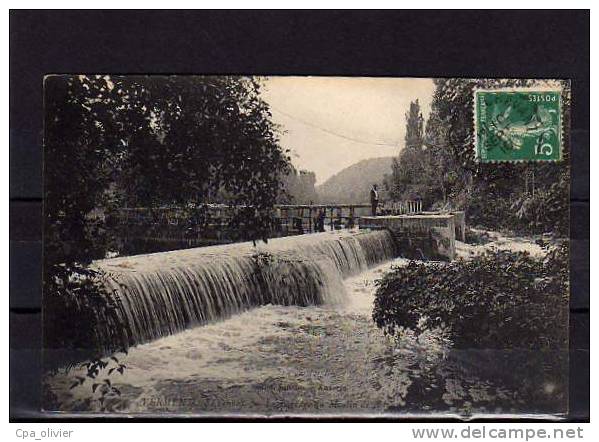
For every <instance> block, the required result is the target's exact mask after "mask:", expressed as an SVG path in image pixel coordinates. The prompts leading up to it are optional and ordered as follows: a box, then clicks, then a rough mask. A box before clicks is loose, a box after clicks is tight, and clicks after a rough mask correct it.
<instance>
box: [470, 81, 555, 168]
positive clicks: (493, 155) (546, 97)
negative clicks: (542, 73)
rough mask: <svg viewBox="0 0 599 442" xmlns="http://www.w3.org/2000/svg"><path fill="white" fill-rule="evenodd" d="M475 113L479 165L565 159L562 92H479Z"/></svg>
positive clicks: (476, 92)
mask: <svg viewBox="0 0 599 442" xmlns="http://www.w3.org/2000/svg"><path fill="white" fill-rule="evenodd" d="M474 109H475V113H474V119H475V121H474V123H475V137H476V157H477V159H478V161H481V162H506V161H507V162H510V161H559V160H561V159H562V96H561V92H560V91H559V90H518V89H510V90H476V91H475V92H474Z"/></svg>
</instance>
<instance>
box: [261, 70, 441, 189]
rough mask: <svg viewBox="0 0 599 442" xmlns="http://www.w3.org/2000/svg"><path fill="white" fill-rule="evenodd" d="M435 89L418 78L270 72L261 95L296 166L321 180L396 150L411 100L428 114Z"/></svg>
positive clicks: (397, 150)
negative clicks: (368, 159) (288, 74)
mask: <svg viewBox="0 0 599 442" xmlns="http://www.w3.org/2000/svg"><path fill="white" fill-rule="evenodd" d="M433 89H434V85H433V82H432V80H430V79H420V78H371V77H361V78H356V77H351V78H350V77H269V78H267V79H266V80H265V85H264V88H263V89H262V96H263V98H264V99H265V100H266V101H267V102H268V104H269V105H270V107H271V111H272V116H273V121H274V122H275V123H277V124H279V125H280V126H281V129H282V130H283V131H284V133H283V134H282V136H281V144H282V146H283V147H284V148H288V149H291V160H292V163H293V164H294V166H295V167H296V168H297V169H305V170H310V171H313V172H315V173H316V183H317V184H322V183H323V182H324V181H326V180H327V179H328V178H330V177H331V176H332V175H334V174H335V173H337V172H339V171H341V170H342V169H344V168H346V167H348V166H350V165H352V164H354V163H357V162H358V161H361V160H364V159H367V158H376V157H386V156H395V155H397V154H398V153H399V151H400V149H402V148H403V144H404V135H405V129H406V119H405V114H406V112H407V110H408V108H409V105H410V102H411V101H414V100H416V99H418V100H419V102H420V106H421V109H422V113H423V115H424V118H425V119H426V118H427V117H428V114H429V112H430V103H431V99H432V94H433Z"/></svg>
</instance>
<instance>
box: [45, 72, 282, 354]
mask: <svg viewBox="0 0 599 442" xmlns="http://www.w3.org/2000/svg"><path fill="white" fill-rule="evenodd" d="M260 87H261V85H260V81H259V80H257V79H255V78H243V77H228V76H219V77H194V76H184V77H178V76H163V77H162V76H153V77H142V76H86V75H79V76H49V77H47V78H46V79H45V139H44V155H45V158H44V160H45V168H44V180H45V183H44V184H45V186H44V189H45V201H44V204H45V211H44V217H45V218H44V220H45V222H44V252H45V256H44V269H45V275H44V309H45V315H46V317H47V318H48V320H47V321H45V322H46V324H47V325H48V326H49V328H48V329H47V330H46V333H45V340H46V342H45V344H46V347H47V348H48V347H49V348H60V349H62V348H66V347H65V346H67V342H71V347H72V346H75V347H78V348H80V349H83V348H86V345H87V346H88V345H89V339H90V336H88V334H89V330H93V329H94V326H93V323H94V321H97V320H100V319H99V318H102V317H104V318H107V320H109V321H110V320H111V319H110V313H109V311H110V310H111V304H113V303H114V302H118V300H116V299H111V298H110V294H103V293H101V290H102V288H101V286H102V284H101V281H100V280H101V278H103V277H105V275H100V274H97V273H96V272H94V271H93V270H91V269H90V268H89V267H88V266H89V264H90V263H91V261H92V260H94V259H98V258H104V257H105V256H106V254H107V253H108V252H110V251H112V250H115V247H116V245H115V238H114V231H112V230H111V228H110V227H111V226H110V224H109V223H107V220H110V214H111V213H112V212H113V211H114V210H116V209H118V208H120V207H124V206H135V205H144V206H146V207H150V208H152V207H158V206H165V205H171V204H178V205H187V204H192V205H193V204H195V205H201V204H204V203H207V202H223V201H226V202H231V203H233V204H236V205H238V206H239V207H240V210H239V211H238V213H236V215H235V216H234V217H233V219H232V220H231V224H232V225H234V226H235V227H236V228H238V229H242V230H244V232H245V237H246V238H249V239H264V238H266V236H267V234H268V231H269V229H270V222H271V219H272V218H271V216H270V209H271V208H272V206H273V204H274V203H275V201H276V199H277V196H278V195H279V193H280V190H281V185H282V183H281V175H284V174H286V173H288V172H289V157H288V156H287V153H286V152H285V151H284V150H283V149H282V148H281V147H280V145H279V142H278V135H277V128H276V126H275V125H274V124H273V123H272V122H271V119H270V117H271V114H270V111H269V109H268V106H267V104H266V103H265V102H264V101H263V100H262V98H261V96H260ZM84 299H85V300H84ZM107 299H108V300H109V301H108V302H106V300H107ZM83 302H85V303H96V304H95V305H93V306H88V307H91V308H85V309H84V308H82V303H83ZM105 309H106V310H107V311H106V312H105V314H104V313H103V314H97V315H96V314H94V315H93V316H90V315H77V314H73V312H74V311H84V310H85V311H89V312H103V311H104V310H105ZM75 318H78V321H77V323H74V322H73V320H74V319H75ZM89 350H90V351H91V352H92V355H93V354H94V352H93V350H95V351H96V352H98V353H99V354H101V351H102V349H89Z"/></svg>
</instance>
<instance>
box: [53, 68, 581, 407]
mask: <svg viewBox="0 0 599 442" xmlns="http://www.w3.org/2000/svg"><path fill="white" fill-rule="evenodd" d="M480 91H492V92H489V93H487V95H481V98H480V99H478V98H476V97H477V96H478V95H476V94H480ZM569 93H570V89H569V83H568V82H567V81H558V80H509V79H505V80H501V79H497V80H493V79H462V78H447V79H424V78H368V77H358V78H344V77H276V76H273V77H256V76H254V77H243V76H201V75H197V76H196V75H166V76H153V75H148V76H130V75H88V74H86V75H50V76H47V77H46V78H45V79H44V94H45V95H44V100H45V101H44V106H45V108H44V112H45V133H44V149H45V151H44V154H45V156H44V168H45V176H44V179H45V181H44V191H45V198H46V200H45V213H44V235H45V236H44V241H45V242H44V265H45V267H44V278H45V279H44V294H43V296H44V298H43V307H44V311H43V315H44V364H45V367H44V368H45V370H46V371H45V373H44V379H43V382H44V390H43V394H44V396H43V401H44V402H43V407H44V409H45V410H47V411H64V412H70V413H88V412H94V413H98V412H107V413H147V412H160V413H193V414H198V415H235V414H258V415H273V414H278V415H302V414H308V415H352V414H368V415H386V414H391V415H431V414H432V415H435V414H438V415H449V416H473V415H481V414H482V415H486V414H489V415H512V414H518V413H527V414H532V415H534V414H541V415H543V414H545V415H559V414H563V413H565V412H566V411H567V407H568V401H567V398H568V351H567V348H568V287H569V269H568V262H569V253H568V229H569V211H568V202H569V198H568V192H569V167H568V158H569V151H568V143H567V142H566V141H565V140H567V133H568V124H569V123H568V118H569V112H568V109H569V102H570V95H569ZM475 100H479V101H480V103H482V104H480V105H479V106H475V104H476V103H475ZM485 100H486V101H485ZM475 113H476V114H477V115H475ZM477 119H478V120H479V121H480V122H481V123H480V124H478V123H477V124H473V122H474V121H475V120H477ZM562 132H565V134H564V133H562ZM482 143H486V144H485V145H484V146H482ZM528 144H530V146H531V149H530V150H527V146H528ZM477 149H478V150H479V151H481V149H485V152H488V153H486V154H485V155H488V156H489V157H491V156H494V158H498V159H497V160H494V161H484V158H477V152H478V151H477ZM558 153H559V155H558ZM553 154H555V158H556V160H547V159H546V157H547V156H550V155H553ZM522 155H524V156H528V157H529V158H527V160H526V161H524V160H522V159H521V156H522Z"/></svg>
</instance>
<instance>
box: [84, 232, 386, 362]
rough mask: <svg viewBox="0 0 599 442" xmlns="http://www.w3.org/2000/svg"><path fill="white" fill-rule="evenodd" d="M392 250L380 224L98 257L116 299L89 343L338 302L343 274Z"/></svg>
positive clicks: (141, 338) (107, 344)
mask: <svg viewBox="0 0 599 442" xmlns="http://www.w3.org/2000/svg"><path fill="white" fill-rule="evenodd" d="M395 255H396V250H395V244H394V242H393V238H392V237H391V235H390V233H389V232H387V231H372V232H349V231H342V232H331V233H318V234H310V235H301V236H294V237H286V238H277V239H273V240H270V241H269V242H268V244H260V245H257V246H254V245H253V244H252V243H240V244H230V245H225V246H212V247H204V248H197V249H187V250H179V251H173V252H164V253H155V254H150V255H139V256H133V257H123V258H116V259H108V260H103V261H98V262H96V263H95V267H96V268H97V269H100V270H102V271H104V272H106V273H108V275H109V276H110V277H109V278H107V282H106V285H107V288H108V290H109V291H111V292H114V293H115V294H116V295H117V299H118V303H117V308H116V313H115V315H116V318H112V319H111V320H106V321H101V322H102V324H103V325H104V327H105V329H102V328H101V329H99V330H97V331H96V339H97V341H98V342H97V343H96V344H97V345H99V346H100V347H102V348H105V349H106V350H112V349H116V348H120V347H122V346H125V347H128V346H131V345H136V344H140V343H143V342H148V341H151V340H154V339H157V338H159V337H162V336H166V335H170V334H174V333H177V332H179V331H181V330H185V329H187V328H189V327H192V326H194V325H198V324H205V323H208V322H212V321H215V320H218V319H222V318H226V317H229V316H231V315H233V314H236V313H239V312H242V311H244V310H247V309H250V308H252V307H256V306H260V305H267V304H275V305H298V306H308V305H318V304H336V303H340V302H342V301H343V297H344V293H345V292H344V287H343V282H342V280H343V278H346V277H348V276H353V275H356V274H358V273H360V272H362V271H364V270H366V269H367V268H369V267H371V266H373V265H375V264H378V263H381V262H383V261H386V260H389V259H391V258H393V257H394V256H395Z"/></svg>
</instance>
